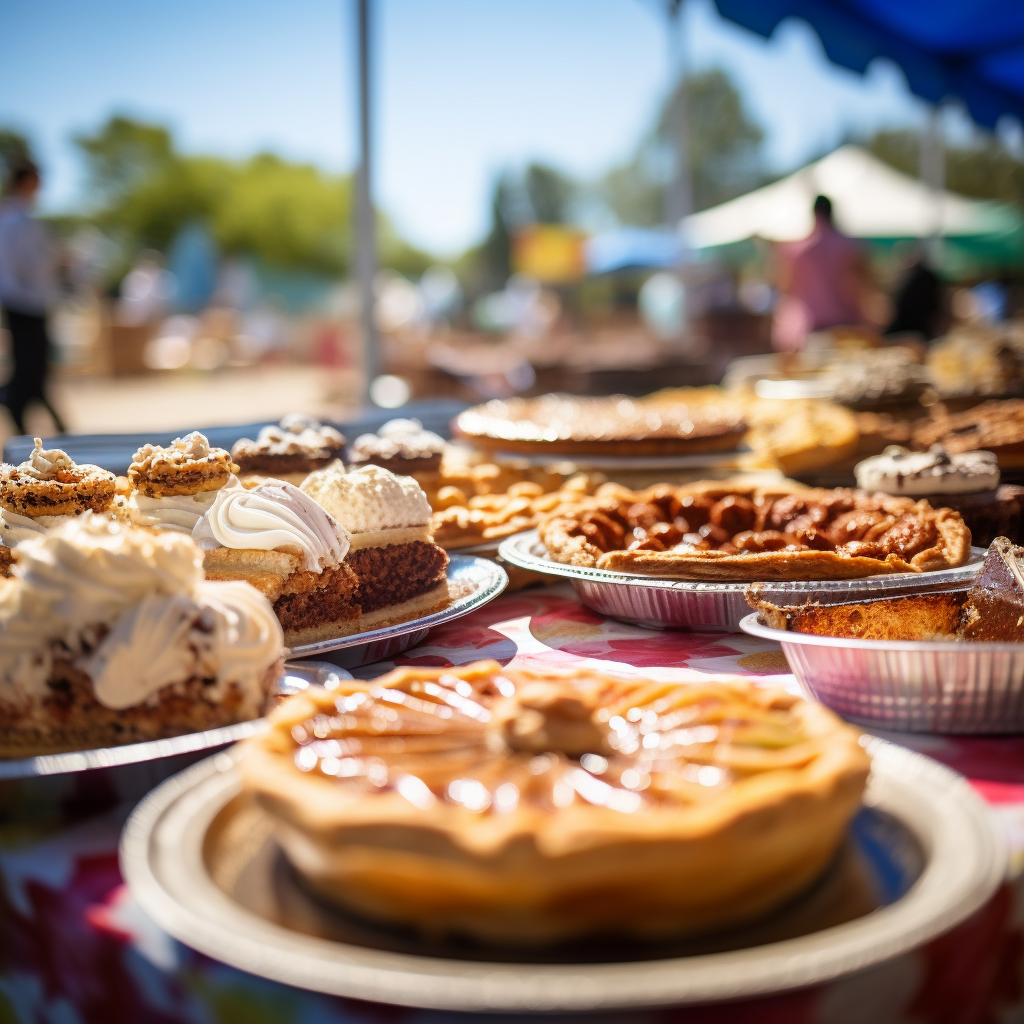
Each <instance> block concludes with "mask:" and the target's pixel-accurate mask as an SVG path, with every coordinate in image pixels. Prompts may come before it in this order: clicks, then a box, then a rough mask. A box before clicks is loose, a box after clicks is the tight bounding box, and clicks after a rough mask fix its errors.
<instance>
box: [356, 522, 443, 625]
mask: <svg viewBox="0 0 1024 1024" xmlns="http://www.w3.org/2000/svg"><path fill="white" fill-rule="evenodd" d="M346 561H347V563H348V565H350V566H351V567H352V569H353V571H354V572H355V574H356V576H357V577H358V579H359V607H360V608H361V609H362V610H363V612H364V613H366V612H373V611H377V610H378V609H379V608H384V607H386V606H388V605H392V604H401V603H402V602H403V601H409V600H411V599H412V598H414V597H419V595H420V594H425V593H426V592H427V591H428V590H431V589H432V588H433V587H436V586H437V585H438V584H440V583H442V582H443V581H444V578H445V570H446V569H447V567H448V555H447V554H446V553H445V551H444V549H443V548H439V547H438V546H437V545H436V544H428V543H426V542H425V541H422V540H417V541H413V542H412V543H411V544H389V545H388V546H387V547H379V548H360V549H359V550H358V551H350V552H349V555H348V558H347V559H346Z"/></svg>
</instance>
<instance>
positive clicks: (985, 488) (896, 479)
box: [854, 445, 1024, 547]
mask: <svg viewBox="0 0 1024 1024" xmlns="http://www.w3.org/2000/svg"><path fill="white" fill-rule="evenodd" d="M854 472H855V473H856V476H857V486H858V487H861V488H863V489H864V490H866V491H877V492H881V493H884V494H893V495H905V496H908V497H912V498H915V499H924V500H925V501H927V502H928V503H929V504H931V505H932V506H933V507H935V508H938V507H942V506H945V507H946V508H951V509H953V510H954V511H955V512H958V513H959V514H960V516H961V518H962V519H963V521H964V522H965V523H966V524H967V526H968V528H969V529H970V531H971V539H972V541H973V543H974V544H977V545H980V546H982V547H987V546H988V545H989V544H991V543H992V541H993V540H994V539H995V538H996V537H1000V536H1002V537H1009V538H1010V539H1011V540H1013V541H1014V542H1018V541H1020V540H1022V539H1024V537H1022V530H1024V522H1022V520H1024V487H1018V486H1015V485H1013V484H1002V485H1000V483H999V462H998V460H997V458H996V456H995V453H994V452H981V451H967V452H954V453H950V452H948V451H947V450H946V449H945V448H943V447H942V445H933V446H932V447H931V448H930V449H929V450H928V451H926V452H912V451H910V450H908V449H906V448H901V447H899V446H898V445H891V446H890V447H888V448H886V449H885V451H884V452H882V454H881V455H876V456H875V457H874V458H871V459H865V460H864V461H863V462H861V463H859V464H858V466H857V468H856V469H855V471H854Z"/></svg>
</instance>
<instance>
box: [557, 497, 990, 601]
mask: <svg viewBox="0 0 1024 1024" xmlns="http://www.w3.org/2000/svg"><path fill="white" fill-rule="evenodd" d="M539 534H540V539H541V540H542V541H543V542H544V545H545V547H546V548H547V552H548V555H549V556H550V557H551V558H553V559H554V560H555V561H556V562H564V563H568V564H570V565H581V566H593V567H595V568H598V569H608V570H610V571H613V572H623V573H638V574H641V575H645V576H663V577H668V578H673V579H693V580H720V581H727V580H734V581H746V582H754V581H756V580H773V579H785V580H831V579H858V578H861V577H865V576H876V575H882V574H886V573H905V572H930V571H934V570H937V569H949V568H954V567H956V566H960V565H963V564H964V563H965V562H966V561H967V559H968V558H969V557H970V551H971V534H970V531H969V530H968V529H967V527H966V526H965V525H964V521H963V520H962V519H961V518H960V516H959V515H958V514H957V513H956V512H953V511H951V510H950V509H946V508H940V509H933V508H932V507H931V506H930V505H929V504H928V503H927V502H924V501H918V502H914V501H912V500H911V499H909V498H891V497H888V496H886V495H881V494H876V495H868V494H863V493H861V492H858V491H850V490H844V489H841V488H840V489H836V490H833V491H829V490H822V489H816V488H799V487H797V488H786V487H779V488H763V487H750V486H744V485H740V484H738V483H735V482H729V481H723V482H721V483H717V482H716V483H705V484H694V485H689V486H684V487H670V486H668V485H659V486H657V487H651V488H648V489H647V490H646V491H630V490H627V489H626V488H624V487H619V486H618V485H614V484H606V485H604V486H603V487H600V488H598V491H597V494H596V495H595V496H594V498H591V499H585V500H583V501H581V503H580V504H579V505H578V507H577V508H576V509H574V510H569V511H566V510H562V511H561V512H559V513H558V514H557V515H553V516H551V517H550V518H548V519H547V520H545V521H544V522H543V523H541V525H540V527H539Z"/></svg>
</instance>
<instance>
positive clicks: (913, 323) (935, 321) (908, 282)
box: [885, 246, 948, 341]
mask: <svg viewBox="0 0 1024 1024" xmlns="http://www.w3.org/2000/svg"><path fill="white" fill-rule="evenodd" d="M893 305H894V307H895V312H894V313H893V318H892V320H891V321H890V323H889V326H888V327H887V328H886V331H885V333H886V334H887V335H897V334H917V335H919V336H920V337H921V338H922V339H923V340H924V341H931V340H932V339H933V338H936V337H938V336H939V335H940V334H942V333H943V332H944V330H945V327H946V325H947V324H946V322H947V320H948V317H947V316H946V296H945V287H944V286H943V284H942V279H941V278H940V277H939V275H938V274H936V273H935V271H934V270H932V268H931V267H930V266H929V265H928V261H927V260H926V258H925V255H924V252H923V251H922V249H921V247H920V246H916V247H915V248H914V250H913V252H912V254H911V258H910V262H909V263H908V265H907V267H906V270H905V271H904V273H903V277H902V278H901V280H900V283H899V285H898V286H897V288H896V293H895V294H894V295H893Z"/></svg>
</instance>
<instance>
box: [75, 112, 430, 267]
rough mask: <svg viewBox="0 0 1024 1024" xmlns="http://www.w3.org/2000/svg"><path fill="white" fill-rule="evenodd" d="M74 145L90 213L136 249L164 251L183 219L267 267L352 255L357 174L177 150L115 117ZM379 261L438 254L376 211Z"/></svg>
mask: <svg viewBox="0 0 1024 1024" xmlns="http://www.w3.org/2000/svg"><path fill="white" fill-rule="evenodd" d="M75 142H76V144H77V145H78V147H79V149H80V150H81V152H82V153H83V155H84V157H85V159H86V163H87V166H88V171H89V179H88V181H89V195H88V202H89V209H90V219H91V220H92V221H93V222H94V223H95V224H97V225H98V226H99V227H101V228H103V229H105V230H106V231H108V232H109V233H110V234H111V235H112V236H113V237H114V238H115V239H117V241H118V242H119V243H120V244H121V246H122V248H123V249H124V250H125V253H126V254H127V257H128V258H129V259H130V256H131V254H133V253H134V252H137V251H138V250H139V249H142V248H156V249H161V250H166V249H167V247H168V246H169V245H170V243H171V242H172V241H173V239H174V238H175V237H176V236H177V234H178V233H179V232H180V231H181V230H182V228H183V227H184V226H185V225H187V224H192V223H195V222H197V221H200V222H203V223H205V224H207V225H208V227H209V230H210V232H211V234H212V235H213V238H214V239H215V241H216V242H217V245H218V246H219V248H220V249H221V251H223V252H225V253H232V254H240V255H241V254H247V255H251V256H255V257H256V258H257V259H259V260H261V261H263V262H264V263H266V264H267V265H268V266H270V267H276V268H281V269H295V270H307V271H314V272H318V273H326V274H331V275H338V274H343V273H345V272H346V271H347V270H348V267H349V264H350V260H351V246H352V239H351V220H352V180H351V176H350V175H331V174H325V173H324V172H323V171H321V170H319V169H318V168H316V167H314V166H312V165H310V164H295V163H291V162H289V161H286V160H282V159H281V158H280V157H278V156H275V155H273V154H269V153H262V154H259V155H257V156H254V157H252V158H251V159H249V160H245V161H237V162H236V161H229V160H224V159H221V158H218V157H210V156H186V155H184V154H182V153H179V152H178V151H177V149H176V148H175V145H174V139H173V137H172V136H171V134H170V132H169V131H168V130H167V129H166V128H163V127H160V126H159V125H151V124H144V123H142V122H138V121H133V120H131V119H129V118H126V117H112V118H110V120H109V121H107V123H106V124H105V125H103V126H102V127H101V128H100V129H99V131H97V132H96V133H95V134H93V135H79V136H78V137H77V138H76V139H75ZM378 225H379V227H378V230H379V232H380V238H381V244H380V252H381V262H382V264H383V265H384V266H388V267H391V268H393V269H396V270H398V271H399V272H401V273H413V272H416V271H417V270H418V271H420V272H422V270H423V269H426V267H427V266H429V265H430V264H431V263H433V262H434V260H433V259H432V258H431V257H430V256H428V255H427V254H425V253H422V252H419V251H418V250H416V249H414V248H412V247H411V246H409V245H407V244H406V243H405V242H403V241H402V240H401V239H400V238H399V237H398V235H397V233H396V232H395V231H394V229H393V227H392V226H391V224H390V222H389V221H388V220H387V218H386V217H383V216H381V217H379V219H378Z"/></svg>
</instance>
